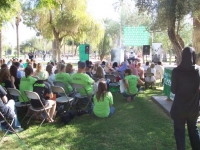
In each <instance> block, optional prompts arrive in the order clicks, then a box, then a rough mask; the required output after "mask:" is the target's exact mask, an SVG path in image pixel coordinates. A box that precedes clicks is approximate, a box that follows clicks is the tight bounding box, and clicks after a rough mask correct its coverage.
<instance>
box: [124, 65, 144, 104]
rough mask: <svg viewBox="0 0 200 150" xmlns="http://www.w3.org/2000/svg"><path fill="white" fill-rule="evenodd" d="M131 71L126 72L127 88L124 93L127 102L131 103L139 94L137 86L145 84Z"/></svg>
mask: <svg viewBox="0 0 200 150" xmlns="http://www.w3.org/2000/svg"><path fill="white" fill-rule="evenodd" d="M131 72H132V71H131V69H126V70H125V79H124V80H125V87H126V90H125V91H124V93H123V96H124V97H126V98H127V102H130V101H131V100H133V99H134V97H135V95H136V94H137V92H138V88H137V85H138V84H139V85H143V84H144V82H143V81H142V80H140V78H139V77H138V76H136V75H132V73H131Z"/></svg>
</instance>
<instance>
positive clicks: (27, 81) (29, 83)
mask: <svg viewBox="0 0 200 150" xmlns="http://www.w3.org/2000/svg"><path fill="white" fill-rule="evenodd" d="M24 72H25V77H22V78H21V80H20V85H19V90H20V92H21V96H22V97H23V98H22V97H19V101H20V102H29V101H30V99H28V98H27V97H26V95H25V93H24V91H25V90H27V91H33V84H34V83H35V81H36V80H37V79H35V78H33V77H32V76H31V75H32V74H33V68H32V67H31V66H29V65H28V66H27V67H26V68H25V70H24Z"/></svg>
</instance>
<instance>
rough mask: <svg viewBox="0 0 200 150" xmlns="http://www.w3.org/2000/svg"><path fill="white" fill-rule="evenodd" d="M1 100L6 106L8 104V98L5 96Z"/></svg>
mask: <svg viewBox="0 0 200 150" xmlns="http://www.w3.org/2000/svg"><path fill="white" fill-rule="evenodd" d="M1 99H2V101H3V102H4V103H5V104H6V103H7V102H8V98H7V97H6V96H3V97H2V98H1Z"/></svg>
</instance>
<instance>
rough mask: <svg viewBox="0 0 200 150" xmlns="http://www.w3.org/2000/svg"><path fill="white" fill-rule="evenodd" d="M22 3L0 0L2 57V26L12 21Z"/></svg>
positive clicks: (15, 0)
mask: <svg viewBox="0 0 200 150" xmlns="http://www.w3.org/2000/svg"><path fill="white" fill-rule="evenodd" d="M19 7H20V4H19V2H18V1H17V0H3V1H1V2H0V58H2V27H3V24H5V23H6V22H8V21H11V19H12V18H13V17H15V15H16V14H17V12H18V9H19Z"/></svg>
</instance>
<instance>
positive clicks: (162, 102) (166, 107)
mask: <svg viewBox="0 0 200 150" xmlns="http://www.w3.org/2000/svg"><path fill="white" fill-rule="evenodd" d="M151 98H152V100H153V101H154V102H155V103H156V104H158V105H159V106H160V107H161V108H162V109H163V111H164V112H165V113H167V114H168V115H169V116H170V113H169V112H170V109H171V106H172V103H173V101H172V100H170V99H168V98H167V96H152V97H151ZM198 123H200V117H199V118H198Z"/></svg>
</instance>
